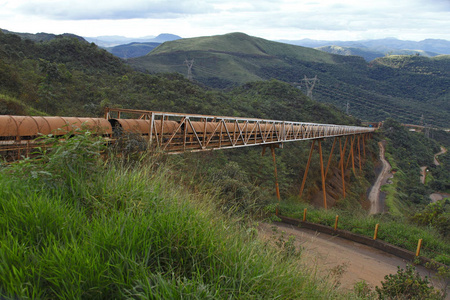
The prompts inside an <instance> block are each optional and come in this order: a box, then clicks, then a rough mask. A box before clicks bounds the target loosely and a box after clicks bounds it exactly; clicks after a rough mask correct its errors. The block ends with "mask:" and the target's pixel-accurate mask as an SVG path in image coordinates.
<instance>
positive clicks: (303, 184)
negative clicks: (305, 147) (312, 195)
mask: <svg viewBox="0 0 450 300" xmlns="http://www.w3.org/2000/svg"><path fill="white" fill-rule="evenodd" d="M314 143H315V140H313V141H312V143H311V150H309V156H308V162H307V163H306V168H305V174H304V175H303V180H302V186H301V187H300V194H299V198H301V197H302V195H303V190H304V189H305V183H306V177H307V176H308V170H309V166H310V164H311V157H312V154H313V151H314Z"/></svg>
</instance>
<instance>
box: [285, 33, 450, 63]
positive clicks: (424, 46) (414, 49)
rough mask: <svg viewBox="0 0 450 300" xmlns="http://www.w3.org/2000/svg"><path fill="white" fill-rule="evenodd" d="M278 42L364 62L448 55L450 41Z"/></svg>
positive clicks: (304, 40)
mask: <svg viewBox="0 0 450 300" xmlns="http://www.w3.org/2000/svg"><path fill="white" fill-rule="evenodd" d="M279 42H282V43H286V44H291V45H297V46H303V47H309V48H316V49H318V50H321V51H325V52H329V53H333V54H340V55H358V56H361V57H364V59H365V60H366V61H371V60H373V59H375V58H377V57H383V56H385V55H387V54H389V55H422V56H427V57H433V56H437V55H440V54H450V41H447V40H438V39H426V40H423V41H420V42H415V41H402V40H399V39H396V38H385V39H376V40H361V41H321V40H311V39H302V40H296V41H292V40H279Z"/></svg>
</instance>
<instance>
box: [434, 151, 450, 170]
mask: <svg viewBox="0 0 450 300" xmlns="http://www.w3.org/2000/svg"><path fill="white" fill-rule="evenodd" d="M444 153H447V149H445V148H444V147H442V146H441V152H439V153H436V154H435V155H434V164H435V165H436V166H439V165H440V163H439V161H438V160H437V157H438V156H439V155H441V154H444Z"/></svg>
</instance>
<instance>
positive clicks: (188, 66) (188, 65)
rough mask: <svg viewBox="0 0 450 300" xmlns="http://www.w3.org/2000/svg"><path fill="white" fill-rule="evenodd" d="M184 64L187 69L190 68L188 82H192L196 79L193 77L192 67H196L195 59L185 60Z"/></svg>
mask: <svg viewBox="0 0 450 300" xmlns="http://www.w3.org/2000/svg"><path fill="white" fill-rule="evenodd" d="M184 64H185V65H186V66H187V68H188V71H187V79H188V80H190V81H192V80H193V79H194V78H193V76H192V66H194V60H193V59H191V60H187V59H186V60H185V61H184Z"/></svg>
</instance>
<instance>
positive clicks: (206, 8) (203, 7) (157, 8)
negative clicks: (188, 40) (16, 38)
mask: <svg viewBox="0 0 450 300" xmlns="http://www.w3.org/2000/svg"><path fill="white" fill-rule="evenodd" d="M19 9H20V10H21V11H22V12H24V13H27V14H30V15H39V16H45V17H48V18H52V19H58V20H102V19H112V20H116V19H117V20H119V19H138V18H143V19H145V18H154V19H172V18H178V17H181V16H184V15H192V14H204V13H210V12H213V7H212V6H211V5H209V4H207V3H206V2H205V1H177V0H169V1H163V0H157V1H148V0H147V1H145V0H132V1H128V2H123V1H97V2H95V1H94V2H93V1H90V0H89V1H77V2H73V1H58V2H42V1H35V2H34V1H33V2H27V3H26V4H23V5H22V6H20V8H19Z"/></svg>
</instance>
